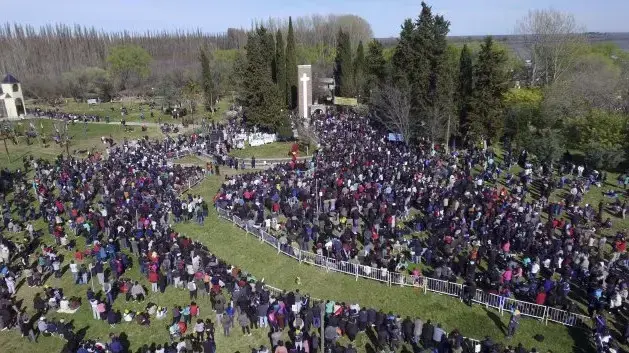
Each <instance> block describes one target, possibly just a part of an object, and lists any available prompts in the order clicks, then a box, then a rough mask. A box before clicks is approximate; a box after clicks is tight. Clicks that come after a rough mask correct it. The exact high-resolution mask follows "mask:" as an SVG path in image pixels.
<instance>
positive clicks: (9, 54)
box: [0, 15, 372, 98]
mask: <svg viewBox="0 0 629 353" xmlns="http://www.w3.org/2000/svg"><path fill="white" fill-rule="evenodd" d="M262 22H264V23H266V24H268V26H266V27H267V28H269V30H270V31H272V33H276V32H277V31H281V32H283V35H284V36H286V35H287V32H288V20H280V19H269V20H266V21H254V22H253V24H252V28H251V29H248V30H246V29H242V28H240V29H237V28H229V29H227V31H226V32H224V33H217V34H209V33H204V32H202V31H200V30H197V31H175V32H146V33H132V32H128V31H121V32H115V33H110V32H104V31H99V30H96V29H95V28H93V27H91V28H88V27H84V26H78V25H75V26H69V25H64V24H57V25H46V26H42V27H40V28H35V27H33V26H30V25H21V24H9V23H7V24H5V25H4V26H0V47H1V48H2V51H1V52H0V72H4V73H7V72H10V73H12V74H14V75H15V76H16V77H18V78H19V79H20V80H21V81H22V82H23V83H24V89H25V90H26V94H27V95H29V96H31V97H40V98H50V97H59V96H64V95H65V96H69V95H70V96H74V95H73V94H72V93H76V92H77V88H78V87H77V85H74V84H69V83H68V82H69V81H72V80H73V79H77V80H82V81H86V80H89V81H90V83H89V84H82V85H81V84H80V85H78V86H79V87H80V86H89V87H88V88H91V89H92V91H91V92H84V93H83V94H87V95H96V94H99V95H103V90H101V89H97V88H98V87H102V85H103V81H108V84H110V85H111V86H112V87H111V89H106V90H105V91H104V93H105V94H104V95H108V94H111V93H115V92H114V91H117V90H119V89H127V90H129V89H133V92H134V93H138V94H148V93H152V92H151V91H154V90H155V89H156V88H157V87H158V86H160V85H161V84H163V82H164V81H170V83H171V84H172V83H175V84H181V83H185V82H186V81H187V80H188V78H189V77H194V78H195V79H196V78H198V75H199V68H198V56H199V49H200V48H206V49H207V50H208V51H210V52H212V57H211V62H212V65H213V66H215V72H220V73H223V74H222V75H221V76H220V77H216V78H217V79H220V81H221V82H220V84H219V86H221V88H228V87H229V86H230V84H231V83H232V82H231V80H232V78H231V77H229V76H230V75H231V71H232V65H233V63H234V60H235V58H236V53H238V52H240V51H243V50H244V48H245V46H246V44H247V39H248V36H249V33H250V32H251V31H255V27H256V24H257V23H262ZM341 26H342V27H343V28H345V29H346V30H348V31H350V33H352V37H353V38H370V37H371V36H372V32H371V27H370V26H369V24H368V23H367V22H366V21H365V20H364V19H362V18H360V17H357V16H352V15H347V16H336V15H328V16H309V17H298V18H296V19H295V25H294V29H293V31H294V36H295V40H296V52H297V55H298V57H299V59H300V60H302V62H301V63H306V61H307V63H310V64H317V63H321V65H323V64H322V63H325V62H326V61H327V62H330V61H331V55H332V54H331V51H332V50H333V49H330V48H334V46H335V45H336V42H335V40H336V38H335V37H334V36H329V35H327V33H336V31H337V30H338V28H340V27H341ZM116 47H123V48H124V47H126V48H129V47H140V48H142V49H144V50H145V51H146V53H147V54H148V55H149V56H150V57H151V60H150V62H149V64H148V69H147V70H144V69H143V70H141V71H143V72H144V73H145V74H143V75H141V77H131V76H134V75H130V76H128V75H127V76H124V77H122V80H121V77H120V76H117V75H112V74H111V70H110V63H109V62H108V60H107V59H108V57H109V56H110V55H111V54H112V51H114V49H115V48H116ZM135 53H136V54H137V53H138V51H135ZM143 56H145V55H143ZM102 70H105V71H107V72H104V71H102ZM138 78H142V79H141V80H139V79H138ZM95 81H97V82H95ZM124 81H127V82H124ZM99 82H100V84H99ZM125 83H126V84H125ZM114 89H116V90H114ZM151 89H152V90H151ZM78 98H83V97H78Z"/></svg>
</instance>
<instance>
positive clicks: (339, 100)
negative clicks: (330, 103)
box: [334, 97, 358, 106]
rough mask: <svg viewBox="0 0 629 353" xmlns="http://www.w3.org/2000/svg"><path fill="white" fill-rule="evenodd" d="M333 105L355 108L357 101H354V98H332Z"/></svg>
mask: <svg viewBox="0 0 629 353" xmlns="http://www.w3.org/2000/svg"><path fill="white" fill-rule="evenodd" d="M334 104H336V105H350V106H357V105H358V99H356V98H347V97H334Z"/></svg>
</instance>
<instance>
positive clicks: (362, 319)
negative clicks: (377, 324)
mask: <svg viewBox="0 0 629 353" xmlns="http://www.w3.org/2000/svg"><path fill="white" fill-rule="evenodd" d="M368 323H369V314H368V312H367V310H365V308H362V309H360V311H359V312H358V329H359V330H360V331H361V332H362V331H365V330H366V329H367V325H368Z"/></svg>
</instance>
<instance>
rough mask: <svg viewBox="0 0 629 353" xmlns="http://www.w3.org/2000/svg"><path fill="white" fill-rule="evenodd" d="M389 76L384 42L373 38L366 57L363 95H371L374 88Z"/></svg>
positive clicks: (367, 96) (368, 96)
mask: <svg viewBox="0 0 629 353" xmlns="http://www.w3.org/2000/svg"><path fill="white" fill-rule="evenodd" d="M386 77H387V61H386V59H385V58H384V52H383V48H382V44H381V43H380V42H379V41H377V40H375V39H372V40H371V42H369V44H368V45H367V56H366V57H365V85H364V88H363V95H364V96H365V97H366V98H370V97H371V92H372V90H374V89H376V88H378V86H379V85H381V84H383V83H384V81H385V80H386Z"/></svg>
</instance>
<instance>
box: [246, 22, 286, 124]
mask: <svg viewBox="0 0 629 353" xmlns="http://www.w3.org/2000/svg"><path fill="white" fill-rule="evenodd" d="M268 38H269V37H268V33H267V31H266V29H264V28H257V29H256V31H255V32H254V33H251V34H249V38H248V40H247V45H246V47H245V49H246V52H247V66H246V69H245V70H244V72H243V73H244V75H245V78H244V79H243V86H244V87H243V96H242V98H241V100H242V101H241V103H242V105H243V106H244V110H245V117H246V119H247V123H248V124H250V125H259V126H262V127H265V128H269V129H276V128H277V127H278V126H279V125H281V124H282V123H283V117H282V114H281V109H282V107H283V106H284V104H283V99H282V97H281V96H280V91H279V89H278V87H277V86H276V85H275V84H274V82H273V79H272V68H271V65H270V63H269V60H270V59H271V58H273V57H274V56H275V55H274V54H275V51H273V53H272V55H269V54H268V52H267V50H269V42H268ZM271 60H272V59H271Z"/></svg>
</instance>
